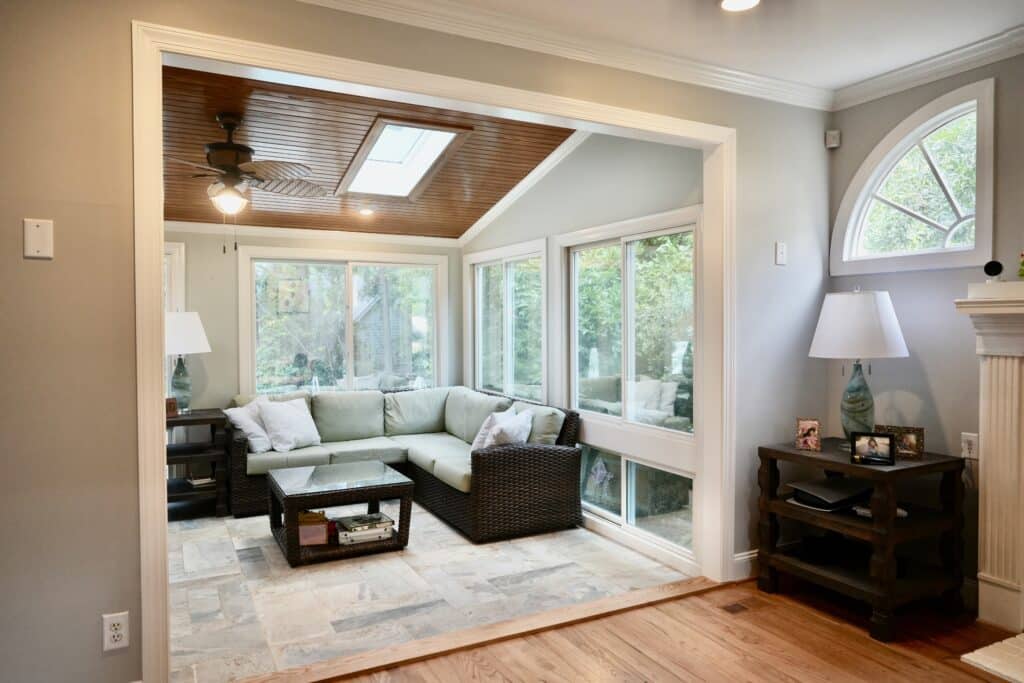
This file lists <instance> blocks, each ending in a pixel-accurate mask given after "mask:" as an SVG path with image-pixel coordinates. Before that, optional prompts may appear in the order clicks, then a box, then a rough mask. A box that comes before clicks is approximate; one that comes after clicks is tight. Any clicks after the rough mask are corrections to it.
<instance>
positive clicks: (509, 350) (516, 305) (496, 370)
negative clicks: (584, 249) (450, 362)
mask: <svg viewBox="0 0 1024 683" xmlns="http://www.w3.org/2000/svg"><path fill="white" fill-rule="evenodd" d="M534 249H540V250H541V253H534V254H525V255H524V254H523V252H524V251H526V250H534ZM500 251H505V250H500ZM510 251H511V253H510V255H508V256H505V257H504V258H501V259H500V260H493V257H494V256H495V253H494V252H486V253H481V254H469V255H467V256H466V259H467V264H470V265H471V266H472V275H471V277H472V278H473V280H472V281H473V297H474V305H473V309H472V328H471V329H472V330H473V349H474V353H473V356H474V359H473V367H472V375H473V377H474V384H475V386H476V388H477V389H482V390H484V391H493V392H496V393H501V394H505V395H508V396H514V397H516V398H523V399H527V400H531V401H543V400H544V399H545V395H544V353H545V346H544V258H543V256H542V253H543V240H541V241H540V243H528V244H527V245H516V246H514V247H512V248H510Z"/></svg>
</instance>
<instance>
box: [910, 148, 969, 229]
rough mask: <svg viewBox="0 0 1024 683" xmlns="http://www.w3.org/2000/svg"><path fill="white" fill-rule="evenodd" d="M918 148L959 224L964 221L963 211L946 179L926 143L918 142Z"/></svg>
mask: <svg viewBox="0 0 1024 683" xmlns="http://www.w3.org/2000/svg"><path fill="white" fill-rule="evenodd" d="M917 147H918V149H920V150H921V154H923V155H924V160H925V161H926V162H928V168H929V169H931V172H932V175H933V176H935V180H937V181H939V187H941V188H942V194H944V195H946V201H947V202H949V205H950V206H952V207H953V212H954V213H955V214H956V218H957V222H959V221H961V220H963V217H964V212H963V209H961V208H960V204H958V203H957V201H956V199H954V198H953V193H952V192H950V190H949V186H948V185H946V179H945V178H944V177H943V176H942V173H941V172H940V171H939V167H938V166H936V165H935V160H934V159H932V155H931V154H929V153H928V150H927V149H925V146H924V143H922V142H918V143H917Z"/></svg>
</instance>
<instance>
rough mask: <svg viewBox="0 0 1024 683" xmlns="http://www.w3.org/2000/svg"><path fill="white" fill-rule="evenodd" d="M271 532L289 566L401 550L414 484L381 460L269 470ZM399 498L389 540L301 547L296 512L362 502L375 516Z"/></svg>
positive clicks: (404, 539)
mask: <svg viewBox="0 0 1024 683" xmlns="http://www.w3.org/2000/svg"><path fill="white" fill-rule="evenodd" d="M267 483H268V485H269V486H268V488H269V489H270V531H271V533H273V535H274V538H275V539H276V540H277V544H278V545H279V546H280V547H281V551H282V552H283V553H284V556H285V559H287V560H288V564H289V565H291V566H292V567H297V566H300V565H304V564H312V563H314V562H325V561H328V560H337V559H341V558H345V557H356V556H359V555H368V554H370V553H380V552H386V551H389V550H401V549H402V548H404V547H405V546H406V545H408V543H409V520H410V517H411V515H412V491H413V482H412V480H411V479H409V478H408V477H406V476H405V475H404V474H402V473H400V472H398V471H397V470H395V469H393V468H391V467H388V466H387V465H385V464H384V463H382V462H379V461H375V460H371V461H365V462H350V463H340V464H337V465H316V466H312V467H289V468H287V469H280V470H270V472H269V474H268V475H267ZM394 498H399V499H400V500H401V503H400V506H399V508H400V509H399V515H398V528H397V529H393V530H392V534H391V537H390V538H387V539H384V540H382V541H369V542H365V543H357V544H354V545H306V546H300V545H299V513H300V512H302V511H304V510H316V509H323V508H328V507H334V506H337V505H349V504H352V503H366V508H367V512H371V513H372V512H379V511H380V501H382V500H391V499H394Z"/></svg>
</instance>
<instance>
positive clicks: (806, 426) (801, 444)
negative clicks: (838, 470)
mask: <svg viewBox="0 0 1024 683" xmlns="http://www.w3.org/2000/svg"><path fill="white" fill-rule="evenodd" d="M796 447H797V448H799V449H800V450H802V451H820V450H821V422H820V421H819V420H816V419H814V418H812V417H798V418H797V419H796Z"/></svg>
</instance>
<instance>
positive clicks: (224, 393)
mask: <svg viewBox="0 0 1024 683" xmlns="http://www.w3.org/2000/svg"><path fill="white" fill-rule="evenodd" d="M164 239H165V240H166V241H168V242H182V243H184V245H185V307H186V310H189V311H196V312H198V313H199V317H200V318H201V319H202V321H203V328H204V329H205V330H206V336H207V338H208V339H209V341H210V349H211V351H210V353H206V354H201V355H196V356H192V357H190V358H189V360H188V367H189V374H190V375H191V376H192V405H193V406H194V407H196V408H223V407H226V406H227V405H228V402H229V401H230V400H231V399H232V398H233V397H234V396H235V394H237V393H238V392H239V388H238V387H239V376H238V254H236V253H235V251H234V237H232V236H230V235H229V236H226V237H225V236H222V235H209V234H198V233H194V232H170V231H168V232H165V233H164ZM225 244H227V250H228V251H227V254H225V253H223V247H224V245H225ZM238 245H239V246H268V247H294V248H301V249H324V250H329V251H340V252H345V251H349V252H353V251H357V252H389V253H407V254H439V255H444V256H447V257H448V296H447V301H448V320H447V321H446V323H445V327H446V332H447V334H448V341H449V343H448V349H447V358H446V361H447V363H448V369H449V375H450V376H451V380H450V381H451V382H458V381H459V379H460V377H461V375H462V327H461V320H462V314H461V309H462V262H461V258H460V254H461V252H460V251H459V250H457V249H443V248H438V247H426V246H422V247H421V246H409V245H404V244H403V245H399V244H389V243H381V242H367V241H361V240H353V241H348V240H345V241H338V240H325V239H290V238H282V237H253V236H245V235H240V236H239V237H238ZM438 382H440V383H445V384H447V383H449V380H448V379H446V378H438Z"/></svg>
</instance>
